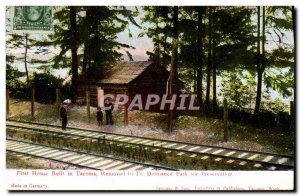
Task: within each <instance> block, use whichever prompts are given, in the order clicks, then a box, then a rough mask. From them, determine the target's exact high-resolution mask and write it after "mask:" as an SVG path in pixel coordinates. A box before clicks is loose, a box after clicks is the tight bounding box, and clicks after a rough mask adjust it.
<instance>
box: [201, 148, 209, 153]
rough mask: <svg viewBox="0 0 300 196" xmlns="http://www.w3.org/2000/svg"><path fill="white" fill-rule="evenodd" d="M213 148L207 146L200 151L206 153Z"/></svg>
mask: <svg viewBox="0 0 300 196" xmlns="http://www.w3.org/2000/svg"><path fill="white" fill-rule="evenodd" d="M211 149H212V148H206V149H204V150H201V151H200V152H202V153H205V152H207V151H210V150H211Z"/></svg>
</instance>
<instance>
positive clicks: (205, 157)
mask: <svg viewBox="0 0 300 196" xmlns="http://www.w3.org/2000/svg"><path fill="white" fill-rule="evenodd" d="M208 158H209V156H203V157H201V159H202V160H206V159H208Z"/></svg>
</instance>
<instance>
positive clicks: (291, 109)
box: [290, 101, 295, 118]
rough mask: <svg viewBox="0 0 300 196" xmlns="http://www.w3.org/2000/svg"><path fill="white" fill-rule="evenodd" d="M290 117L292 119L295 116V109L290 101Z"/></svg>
mask: <svg viewBox="0 0 300 196" xmlns="http://www.w3.org/2000/svg"><path fill="white" fill-rule="evenodd" d="M290 115H291V117H292V118H294V116H295V108H294V102H293V101H290Z"/></svg>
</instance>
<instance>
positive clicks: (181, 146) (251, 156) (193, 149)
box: [6, 120, 294, 170]
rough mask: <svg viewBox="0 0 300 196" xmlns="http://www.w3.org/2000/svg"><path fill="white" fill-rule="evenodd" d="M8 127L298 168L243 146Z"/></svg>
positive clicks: (33, 125)
mask: <svg viewBox="0 0 300 196" xmlns="http://www.w3.org/2000/svg"><path fill="white" fill-rule="evenodd" d="M6 127H7V128H10V129H14V130H31V131H36V132H42V133H48V134H55V135H63V136H64V137H75V138H82V139H87V138H88V139H95V140H96V139H99V138H105V139H106V140H107V141H113V142H118V143H123V144H132V145H141V146H146V147H153V148H157V149H164V150H165V151H166V152H176V153H177V155H178V156H182V155H187V156H189V157H196V156H201V159H204V160H205V159H208V158H210V157H213V158H214V159H215V160H216V161H220V160H226V163H229V164H231V163H235V164H239V165H246V164H248V165H249V164H251V165H253V167H262V166H263V167H264V168H268V169H270V170H291V169H293V168H294V157H293V156H290V155H283V154H274V153H264V152H258V151H248V150H239V149H234V148H225V147H217V146H209V145H198V144H191V143H184V142H174V141H170V140H161V139H153V138H147V137H139V136H131V135H124V134H117V133H108V132H103V131H98V130H90V129H81V128H74V127H68V128H67V129H66V130H62V129H61V128H60V126H56V125H49V124H41V123H32V122H25V121H14V120H7V121H6Z"/></svg>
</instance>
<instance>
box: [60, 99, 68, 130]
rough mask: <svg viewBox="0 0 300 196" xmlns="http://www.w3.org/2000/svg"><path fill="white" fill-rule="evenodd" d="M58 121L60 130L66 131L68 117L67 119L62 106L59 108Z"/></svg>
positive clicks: (64, 107) (64, 108)
mask: <svg viewBox="0 0 300 196" xmlns="http://www.w3.org/2000/svg"><path fill="white" fill-rule="evenodd" d="M60 120H61V123H62V124H61V128H62V130H65V129H66V126H67V124H68V117H67V110H66V106H64V104H63V105H62V106H61V108H60Z"/></svg>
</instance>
